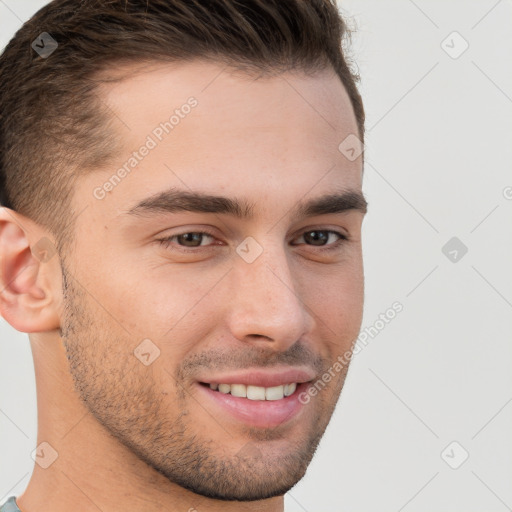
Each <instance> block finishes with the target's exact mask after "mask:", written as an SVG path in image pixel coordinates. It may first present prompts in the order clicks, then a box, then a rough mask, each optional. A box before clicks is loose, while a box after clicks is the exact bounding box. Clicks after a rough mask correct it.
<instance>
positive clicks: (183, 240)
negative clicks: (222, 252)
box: [158, 231, 214, 248]
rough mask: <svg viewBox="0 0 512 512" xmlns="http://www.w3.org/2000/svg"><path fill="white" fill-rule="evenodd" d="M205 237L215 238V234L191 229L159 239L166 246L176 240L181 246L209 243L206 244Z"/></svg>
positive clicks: (199, 245)
mask: <svg viewBox="0 0 512 512" xmlns="http://www.w3.org/2000/svg"><path fill="white" fill-rule="evenodd" d="M205 239H212V240H214V236H213V235H211V234H210V233H207V232H205V231H190V232H187V233H180V234H178V235H172V236H169V237H167V238H161V239H159V240H158V241H159V242H160V244H161V245H162V246H164V247H169V245H171V244H172V242H173V241H174V240H176V242H177V245H179V246H181V247H192V248H193V247H203V246H205V245H208V244H204V243H203V241H204V240H205Z"/></svg>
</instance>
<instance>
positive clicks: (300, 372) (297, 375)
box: [198, 367, 315, 388]
mask: <svg viewBox="0 0 512 512" xmlns="http://www.w3.org/2000/svg"><path fill="white" fill-rule="evenodd" d="M314 378H315V373H314V372H313V371H312V370H311V369H308V368H297V367H293V368H291V367H288V368H285V369H279V370H276V369H274V370H272V371H271V370H262V369H252V370H244V371H240V372H236V373H229V374H227V373H226V374H219V375H215V376H207V377H206V376H205V377H204V378H199V379H198V381H199V382H203V383H205V384H245V385H246V386H260V387H264V388H270V387H274V386H283V385H284V384H291V383H293V382H296V383H297V384H300V383H302V382H309V381H311V380H313V379H314Z"/></svg>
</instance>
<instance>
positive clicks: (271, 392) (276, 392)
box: [265, 386, 284, 400]
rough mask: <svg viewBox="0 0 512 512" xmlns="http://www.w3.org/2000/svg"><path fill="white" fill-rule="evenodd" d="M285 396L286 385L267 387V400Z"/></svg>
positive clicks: (279, 398)
mask: <svg viewBox="0 0 512 512" xmlns="http://www.w3.org/2000/svg"><path fill="white" fill-rule="evenodd" d="M283 397H284V386H274V387H273V388H266V389H265V398H266V399H267V400H281V398H283Z"/></svg>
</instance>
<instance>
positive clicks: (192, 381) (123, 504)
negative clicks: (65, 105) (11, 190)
mask: <svg viewBox="0 0 512 512" xmlns="http://www.w3.org/2000/svg"><path fill="white" fill-rule="evenodd" d="M212 80H213V81H212ZM100 94H101V96H102V99H103V101H104V102H105V103H106V104H107V105H108V106H109V107H110V108H111V109H112V111H113V112H114V113H115V114H116V115H115V116H114V117H113V124H112V129H114V130H116V132H117V133H118V134H119V137H120V140H122V142H123V150H122V151H121V153H120V154H119V157H118V158H117V160H116V164H115V165H114V166H109V167H108V168H106V169H94V170H93V172H90V173H89V174H87V175H85V176H82V177H80V178H79V179H77V180H76V182H75V189H74V196H73V206H74V211H75V212H81V213H80V215H79V216H78V217H77V223H76V231H75V234H76V243H75V245H74V247H73V251H72V252H70V253H69V254H66V255H59V254H55V255H54V256H53V257H51V258H50V259H49V260H48V261H40V259H38V258H37V257H35V256H34V254H32V252H31V248H34V246H35V245H36V244H37V243H38V241H39V240H41V238H43V237H47V238H48V239H49V240H53V237H52V235H51V234H50V233H49V232H48V231H47V230H45V229H44V228H43V227H42V226H40V225H39V224H37V223H36V222H34V221H33V220H31V219H28V218H27V217H24V216H23V215H21V214H19V213H16V212H13V211H12V210H9V209H7V208H2V209H1V210H0V262H1V264H0V270H1V274H0V277H1V281H2V282H1V283H0V284H1V286H0V288H1V290H2V291H1V294H0V306H1V314H2V316H3V317H4V318H5V319H6V320H7V321H8V322H9V323H10V324H11V325H12V326H14V327H15V328H16V329H18V330H19V331H22V332H27V333H30V335H29V337H30V343H31V347H32V351H33V356H34V365H35V372H36V382H37V404H38V439H37V444H38V445H39V444H40V443H43V442H47V443H49V444H50V445H51V446H52V447H53V449H54V450H56V452H57V453H58V457H57V459H56V460H55V461H54V462H53V463H52V464H51V465H50V466H49V467H48V468H46V469H43V468H42V467H41V466H40V465H39V464H36V465H35V467H34V472H33V474H32V477H31V480H30V482H29V484H28V487H27V489H26V490H25V492H24V493H23V494H21V495H20V496H18V498H17V502H18V505H19V507H20V509H21V510H22V511H23V512H36V511H44V510H52V511H54V512H61V511H62V512H63V511H65V510H70V509H73V510H74V511H75V512H81V511H86V510H87V511H90V510H95V509H96V507H98V508H100V509H101V510H102V511H103V512H111V511H118V510H132V511H139V510H140V511H142V510H144V511H148V510H151V511H160V510H161V511H163V510H176V511H181V510H183V511H190V510H193V509H196V510H197V511H201V510H208V511H216V510H223V511H226V510H238V511H240V510H260V511H263V510H264V511H279V510H283V506H284V498H283V494H284V493H285V492H286V491H287V490H288V489H289V488H291V487H292V486H293V485H294V484H295V483H296V482H297V481H298V480H300V478H302V476H303V475H304V472H305V470H306V467H307V465H308V463H309V461H310V459H311V457H312V455H313V453H314V450H315V448H316V445H317V444H318V442H319V440H320V437H321V436H322V434H323V431H324V429H325V427H326V426H327V424H328V422H329V420H330V417H331V415H332V412H333V410H334V407H335V404H336V402H337V399H338V397H339V394H340V392H341V389H342V386H343V382H344V379H345V377H346V372H347V370H348V367H347V366H345V367H344V370H343V371H341V372H337V373H336V374H335V377H334V378H332V380H331V381H330V382H329V384H328V385H327V386H326V387H325V389H323V390H321V391H320V392H319V393H318V394H317V395H316V396H314V397H312V398H311V401H310V402H309V403H308V404H307V405H304V406H302V408H301V411H300V413H299V415H298V416H297V417H294V418H292V419H290V420H289V421H285V422H283V423H282V424H280V425H278V426H276V427H273V428H256V427H250V426H248V425H247V424H244V423H242V422H241V421H239V420H237V419H236V418H234V417H232V416H231V415H230V414H223V413H222V412H221V411H220V410H219V409H218V408H217V407H216V406H215V404H212V403H211V402H209V401H207V400H206V401H205V400H204V395H201V393H200V392H199V391H200V390H199V389H198V386H200V385H199V384H198V382H197V379H198V378H199V377H200V376H201V377H202V378H204V376H205V375H208V374H211V375H218V374H219V373H220V372H230V371H234V370H238V369H240V368H251V369H258V368H267V367H268V368H272V369H283V368H287V367H289V366H294V367H303V368H307V369H308V371H311V372H313V374H314V375H315V380H316V378H320V377H321V375H322V373H323V372H324V371H325V370H326V369H327V368H329V367H330V366H332V364H333V363H334V361H335V360H336V358H337V357H338V356H339V355H341V354H343V353H344V352H345V351H346V350H350V349H351V347H352V345H353V342H354V340H355V339H356V337H357V335H358V332H359V329H360V325H361V317H362V307H363V266H362V251H361V224H362V220H363V217H364V212H362V211H360V210H357V209H353V210H348V211H345V212H342V213H335V214H324V215H320V216H311V217H305V218H298V217H296V216H294V215H293V212H294V208H295V207H296V206H297V204H298V202H299V201H305V200H307V199H310V198H314V197H319V196H322V195H326V194H330V193H332V192H333V191H339V190H345V191H346V190H351V191H356V192H361V179H362V162H361V157H359V158H357V159H355V160H354V161H350V160H349V159H347V158H345V157H344V156H343V154H342V153H341V152H340V151H339V150H338V145H339V144H340V142H341V141H342V140H344V139H345V137H347V136H348V135H349V134H351V133H357V125H356V121H355V117H354V114H353V111H352V108H351V106H350V101H349V98H348V96H347V93H346V91H345V89H344V87H343V86H342V84H341V82H340V80H339V78H338V77H337V76H336V75H335V74H334V73H333V72H332V71H331V70H325V71H322V72H319V73H316V74H314V75H311V74H310V75H306V74H304V73H302V72H294V73H292V72H287V73H285V74H282V75H279V76H276V77H272V78H269V77H267V78H259V79H257V80H255V79H254V78H251V77H249V76H248V75H245V74H243V73H241V72H237V73H235V72H233V71H229V70H228V69H226V68H225V67H224V66H221V65H220V64H216V63H212V62H209V63H204V62H197V61H196V62H191V63H187V64H183V63H180V64H172V65H171V64H166V65H158V66H155V67H154V68H152V69H145V70H144V71H143V72H139V73H132V74H131V76H130V77H129V78H126V79H124V80H122V81H119V82H116V83H110V84H108V85H105V86H103V87H102V88H101V90H100ZM190 96H194V97H195V98H196V99H197V101H198V104H197V106H196V107H195V108H193V109H192V110H191V112H190V113H189V114H188V115H187V116H186V117H185V118H184V119H182V120H180V123H179V124H178V125H177V126H175V127H174V129H173V131H172V133H171V134H169V135H167V136H166V137H165V138H163V140H162V141H161V142H160V143H159V144H158V145H157V147H156V148H154V149H152V150H151V151H150V153H149V154H148V155H147V156H146V157H145V158H144V159H143V160H142V161H141V162H140V163H139V164H138V166H137V167H136V168H135V169H134V170H133V171H132V172H131V173H130V174H129V175H128V176H126V177H125V178H124V179H123V180H122V181H121V182H120V183H119V184H117V185H116V187H115V188H114V189H113V190H111V191H110V192H109V193H107V194H106V197H105V198H104V199H96V198H95V197H94V195H93V191H94V189H95V188H96V187H98V186H102V184H103V183H105V181H106V180H108V179H109V177H110V176H111V175H112V173H113V172H114V171H115V169H117V168H118V167H120V166H122V165H123V163H124V162H126V160H127V159H128V158H129V156H130V154H131V153H132V152H133V151H135V150H137V149H138V148H139V147H140V146H141V144H142V143H143V142H144V141H145V140H146V137H147V135H148V134H150V133H151V131H152V130H153V129H154V128H155V126H158V125H159V123H160V122H162V121H163V120H165V119H168V117H169V115H170V114H171V113H172V111H173V110H174V109H175V108H178V107H180V105H182V104H184V103H185V102H186V100H187V98H189V97H190ZM169 187H176V188H179V189H181V190H189V191H190V190H194V191H199V192H202V193H208V194H215V195H223V196H226V197H230V198H237V199H245V200H247V201H248V202H249V203H253V204H254V217H253V218H251V219H239V218H236V217H234V216H232V215H228V214H212V213H196V212H179V213H167V212H161V213H160V214H158V215H156V216H155V215H152V216H137V217H136V216H130V215H126V214H125V212H126V211H127V210H129V209H130V208H131V207H132V206H133V205H135V204H136V203H138V202H139V201H140V200H142V199H144V198H146V197H148V196H151V195H152V194H155V193H158V192H161V191H163V190H166V189H168V188H169ZM204 228H207V229H211V230H212V232H213V233H214V235H213V238H211V237H205V238H203V239H202V242H201V243H202V245H201V246H199V247H192V251H196V252H189V253H184V252H182V251H180V243H181V244H183V239H180V240H177V239H176V238H175V239H174V240H173V241H172V243H171V244H170V245H169V246H167V247H166V246H163V245H161V244H159V242H158V241H157V239H159V238H163V237H164V236H171V235H176V234H180V233H187V232H200V231H201V230H202V229H204ZM315 228H316V229H317V230H334V231H338V232H341V233H343V234H344V235H345V236H347V238H348V239H347V240H346V241H344V242H343V243H342V244H341V245H340V246H339V247H338V248H336V249H335V250H332V251H330V252H325V251H324V252H322V251H321V250H320V249H321V248H322V247H321V246H318V245H313V244H311V243H307V241H306V238H305V237H303V236H302V235H303V234H304V233H305V232H307V233H309V232H311V231H313V230H314V229H315ZM308 230H309V231H308ZM248 236H251V237H253V238H254V239H255V240H256V241H257V242H258V244H259V245H260V246H261V247H262V249H263V252H262V253H261V255H260V256H259V257H258V258H257V259H256V260H255V261H253V262H252V263H247V262H246V261H244V259H242V258H241V257H240V256H239V254H238V253H237V252H236V248H237V246H239V244H240V243H241V242H242V241H243V240H244V239H245V238H246V237H248ZM338 239H339V237H336V236H335V235H332V236H330V238H329V240H328V242H327V243H328V245H335V242H336V241H337V240H338ZM308 241H310V238H308ZM190 248H191V247H190V246H189V247H188V248H186V247H185V249H189V250H190ZM181 249H183V245H182V246H181ZM64 257H65V259H63V258H64ZM63 277H64V278H65V279H64V286H63ZM144 339H150V340H151V341H152V343H154V345H156V346H157V347H158V349H159V350H160V355H159V357H158V358H156V359H155V360H154V361H153V362H152V363H151V364H150V365H147V366H146V365H145V364H142V363H141V361H140V360H139V359H137V358H136V357H135V356H134V349H136V347H137V346H138V345H139V344H140V343H141V341H142V340H144ZM198 460H200V461H201V464H202V465H201V468H200V469H198V468H197V465H194V464H195V463H196V462H197V461H198ZM177 461H178V462H179V463H177ZM180 484H181V485H180ZM186 487H189V488H186ZM217 498H224V499H227V500H229V499H231V500H232V499H236V500H239V501H223V500H222V499H217ZM245 500H250V501H245Z"/></svg>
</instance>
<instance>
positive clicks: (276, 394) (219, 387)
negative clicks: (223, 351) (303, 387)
mask: <svg viewBox="0 0 512 512" xmlns="http://www.w3.org/2000/svg"><path fill="white" fill-rule="evenodd" d="M201 384H202V385H203V386H208V387H209V388H210V389H212V390H213V391H217V392H219V393H223V394H224V395H228V394H230V395H232V396H236V397H238V398H248V399H249V400H260V401H263V400H282V399H283V398H286V397H288V396H291V395H293V394H294V393H295V391H296V389H297V383H296V382H290V383H289V384H283V385H281V386H272V387H263V386H250V385H248V386H246V385H245V384H223V383H219V384H217V383H211V384H208V383H205V382H201Z"/></svg>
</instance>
